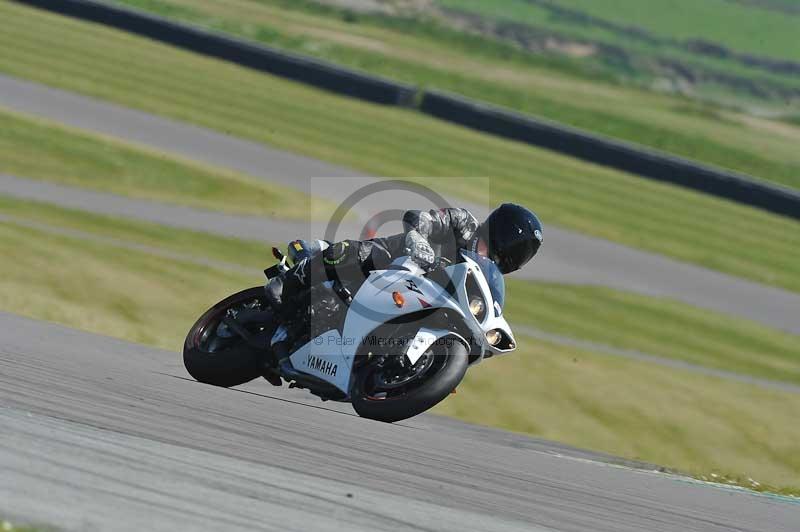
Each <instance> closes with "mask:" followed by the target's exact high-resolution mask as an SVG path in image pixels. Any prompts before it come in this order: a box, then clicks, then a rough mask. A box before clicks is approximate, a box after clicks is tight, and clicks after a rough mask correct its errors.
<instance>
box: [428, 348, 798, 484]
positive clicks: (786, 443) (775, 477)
mask: <svg viewBox="0 0 800 532" xmlns="http://www.w3.org/2000/svg"><path fill="white" fill-rule="evenodd" d="M520 340H521V341H520V348H519V349H518V351H517V352H515V353H514V354H513V355H510V356H507V357H501V358H499V359H493V360H490V361H487V362H486V363H485V364H483V365H481V366H478V367H476V368H474V370H471V371H470V372H469V373H468V374H467V378H466V379H465V381H464V382H463V383H462V384H461V386H459V388H458V393H457V394H456V395H454V396H451V397H450V398H449V399H448V400H447V401H445V402H444V403H442V404H440V405H439V406H437V407H436V408H435V409H434V411H435V412H437V413H439V414H444V415H449V416H454V417H458V418H460V419H464V420H466V421H470V422H473V423H478V424H482V425H492V426H495V427H502V428H505V429H508V430H512V431H516V432H522V433H526V434H531V435H534V436H538V437H542V438H546V439H551V440H557V441H561V442H565V443H568V444H571V445H575V446H577V447H582V448H588V449H594V450H598V451H603V452H607V453H611V454H614V455H617V456H622V457H625V458H629V459H635V460H642V461H646V462H651V463H655V464H659V465H663V466H666V467H670V468H674V469H677V470H679V471H683V472H687V473H689V474H691V475H693V476H696V477H698V478H703V477H705V478H706V479H708V480H714V479H715V478H716V479H721V478H723V477H724V478H725V479H728V480H730V481H732V482H734V483H736V484H739V485H743V486H745V487H749V488H754V489H762V490H768V491H774V492H780V493H784V494H788V495H800V485H798V483H797V479H798V478H800V477H799V475H800V444H798V442H800V425H798V424H797V423H796V422H795V420H796V419H797V416H798V415H800V394H793V393H787V392H779V391H773V390H766V389H763V388H760V387H757V386H753V385H748V384H739V383H733V382H730V381H725V380H722V379H718V378H714V377H706V376H701V375H697V374H694V373H690V372H687V371H681V370H677V369H669V368H663V367H659V366H655V365H652V364H648V363H645V362H638V361H632V360H625V359H619V358H616V357H612V356H606V355H602V354H598V353H593V352H590V351H583V350H579V349H575V348H568V347H561V346H556V345H553V344H550V343H548V342H542V341H535V340H531V339H527V338H521V339H520ZM751 479H752V480H751Z"/></svg>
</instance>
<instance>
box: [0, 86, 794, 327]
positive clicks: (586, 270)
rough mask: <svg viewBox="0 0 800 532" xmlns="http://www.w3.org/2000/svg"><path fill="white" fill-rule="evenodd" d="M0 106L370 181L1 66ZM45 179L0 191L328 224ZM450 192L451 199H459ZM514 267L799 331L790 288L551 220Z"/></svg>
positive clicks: (161, 214) (251, 232) (419, 202)
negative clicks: (134, 197) (101, 191)
mask: <svg viewBox="0 0 800 532" xmlns="http://www.w3.org/2000/svg"><path fill="white" fill-rule="evenodd" d="M0 106H4V107H8V108H10V109H14V110H17V111H21V112H25V113H29V114H33V115H37V116H41V117H44V118H48V119H51V120H55V121H58V122H62V123H65V124H68V125H71V126H74V127H79V128H83V129H86V130H91V131H95V132H99V133H103V134H106V135H110V136H114V137H117V138H120V139H124V140H126V141H131V142H135V143H139V144H142V145H147V146H150V147H155V148H157V149H159V150H162V151H165V152H170V153H173V154H177V155H179V156H181V157H184V158H189V159H193V160H197V161H201V162H204V163H208V164H212V165H215V166H218V167H225V168H229V169H233V170H236V171H240V172H244V173H247V174H250V175H252V176H255V177H259V178H263V179H266V180H269V181H272V182H275V183H279V184H282V185H286V186H290V187H294V188H297V189H299V190H303V191H305V192H310V193H312V194H314V195H317V196H319V197H324V198H328V199H331V200H334V201H342V200H344V199H345V198H346V197H347V196H349V195H350V194H351V193H352V192H353V191H355V190H357V189H359V187H363V186H365V185H369V184H372V183H375V181H376V180H375V179H373V178H369V177H365V176H359V175H358V173H357V172H355V171H352V170H349V169H346V168H342V167H338V166H335V165H331V164H327V163H324V162H320V161H316V160H314V159H310V158H307V157H303V156H299V155H294V154H290V153H286V152H283V151H280V150H275V149H272V148H269V147H267V146H264V145H262V144H258V143H254V142H250V141H246V140H241V139H237V138H234V137H230V136H227V135H224V134H222V133H218V132H215V131H211V130H208V129H204V128H200V127H197V126H193V125H188V124H184V123H180V122H176V121H173V120H169V119H165V118H161V117H157V116H153V115H150V114H147V113H143V112H140V111H135V110H131V109H126V108H124V107H120V106H116V105H113V104H109V103H106V102H101V101H98V100H95V99H92V98H87V97H84V96H79V95H75V94H71V93H68V92H64V91H60V90H57V89H52V88H48V87H44V86H42V85H38V84H35V83H30V82H26V81H21V80H17V79H14V78H10V77H7V76H3V75H0ZM49 187H50V188H48V186H42V187H39V188H38V189H37V188H36V187H35V186H34V185H31V184H29V183H28V184H26V183H24V182H23V181H20V180H18V179H15V178H13V177H11V176H4V177H2V178H0V193H6V194H10V195H17V196H19V197H35V198H37V199H40V200H46V201H51V202H54V203H60V204H67V205H73V206H80V207H81V208H85V209H89V210H98V211H100V212H109V213H117V214H122V215H126V216H134V217H140V218H144V219H150V220H153V221H158V222H159V223H166V224H171V225H176V226H181V227H192V228H196V229H203V230H210V231H213V232H218V233H222V234H229V235H238V236H240V237H254V238H259V237H260V239H262V240H267V241H273V242H275V241H283V240H288V239H291V238H297V237H302V236H305V237H310V238H318V237H319V236H320V235H321V234H324V233H325V224H319V223H303V222H299V223H289V222H286V221H275V220H273V221H266V220H261V219H258V218H254V217H241V216H238V217H237V216H221V215H219V214H215V213H209V212H207V211H197V210H193V209H186V208H178V207H175V206H168V205H158V204H152V203H148V202H132V203H131V202H130V200H128V202H127V203H126V202H125V200H123V199H119V198H114V197H104V196H103V195H100V196H97V195H95V193H92V192H88V191H76V190H74V189H73V190H67V189H63V188H59V187H54V186H52V185H50V186H49ZM32 190H33V191H34V192H31V191H32ZM84 192H85V193H84ZM447 199H448V200H449V201H450V203H451V204H455V205H465V204H464V202H460V201H457V200H454V199H452V198H447ZM426 203H429V202H428V200H427V198H423V197H420V196H419V195H418V194H416V193H413V192H401V191H397V190H390V191H384V192H383V193H378V194H374V195H372V196H370V198H369V201H366V202H361V203H359V204H357V205H355V206H354V212H355V213H356V214H357V215H358V216H359V218H360V219H361V220H362V221H363V220H366V219H368V218H369V217H370V216H372V215H373V214H375V213H376V212H380V211H383V210H390V209H397V208H398V207H400V208H411V207H414V208H425V207H426V206H428V205H426ZM466 206H468V207H469V208H470V209H471V210H473V211H474V212H476V214H477V215H478V216H483V215H485V214H486V213H487V212H488V208H487V207H486V206H479V205H470V204H467V205H466ZM391 228H392V227H391V226H387V227H386V228H384V229H391ZM357 233H358V227H356V228H355V230H353V228H352V227H350V226H345V227H341V228H340V231H339V232H337V233H336V235H335V236H336V237H338V238H354V237H357V236H358V235H357ZM515 275H517V276H519V277H520V278H528V279H539V280H547V281H557V282H567V283H578V284H594V285H603V286H609V287H612V288H617V289H622V290H631V291H634V292H639V293H643V294H647V295H654V296H664V297H670V298H673V299H676V300H679V301H683V302H686V303H689V304H692V305H696V306H699V307H703V308H707V309H711V310H715V311H719V312H725V313H728V314H732V315H736V316H740V317H744V318H748V319H752V320H755V321H760V322H762V323H765V324H768V325H771V326H773V327H777V328H780V329H783V330H787V331H790V332H794V333H798V334H800V296H798V295H797V294H793V293H790V292H787V291H783V290H779V289H776V288H773V287H769V286H764V285H761V284H757V283H753V282H750V281H746V280H743V279H739V278H736V277H732V276H729V275H725V274H721V273H719V272H715V271H712V270H708V269H705V268H700V267H697V266H693V265H690V264H686V263H682V262H679V261H675V260H671V259H668V258H665V257H662V256H659V255H655V254H651V253H645V252H642V251H638V250H635V249H631V248H628V247H625V246H621V245H619V244H615V243H613V242H609V241H605V240H601V239H595V238H590V237H587V236H584V235H580V234H577V233H573V232H571V231H566V230H563V229H560V228H557V227H552V226H546V228H545V245H544V246H543V247H542V251H541V252H540V254H539V255H538V256H537V258H536V260H535V261H533V263H531V265H530V266H529V267H528V268H525V269H523V270H522V271H521V272H519V273H518V274H515Z"/></svg>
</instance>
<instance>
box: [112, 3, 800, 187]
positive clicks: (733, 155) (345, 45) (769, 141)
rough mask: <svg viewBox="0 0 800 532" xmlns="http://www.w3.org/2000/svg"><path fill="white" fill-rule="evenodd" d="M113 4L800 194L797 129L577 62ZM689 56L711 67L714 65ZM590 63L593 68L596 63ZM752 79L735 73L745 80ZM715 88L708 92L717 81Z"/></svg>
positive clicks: (231, 7)
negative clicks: (613, 78)
mask: <svg viewBox="0 0 800 532" xmlns="http://www.w3.org/2000/svg"><path fill="white" fill-rule="evenodd" d="M117 1H118V2H119V3H123V4H126V5H132V6H134V7H138V8H143V9H146V10H148V11H151V12H154V13H156V14H159V15H163V16H168V17H173V18H176V19H179V20H184V21H190V22H192V23H195V24H201V25H204V26H206V27H210V28H213V29H217V30H220V31H226V32H230V33H233V34H236V35H239V36H243V37H246V38H248V39H252V40H257V41H260V42H264V43H266V44H269V45H271V46H277V47H280V48H285V49H289V50H293V51H298V52H301V53H305V54H310V55H314V56H317V57H321V58H324V59H328V60H332V61H334V62H337V63H340V64H345V65H349V66H352V67H355V68H359V69H362V70H365V71H368V72H373V73H377V74H381V75H385V76H388V77H391V78H394V79H400V80H404V81H408V82H412V83H415V84H418V85H421V86H424V87H436V88H441V89H446V90H451V91H454V92H458V93H461V94H465V95H467V96H471V97H474V98H478V99H481V100H486V101H491V102H494V103H497V104H500V105H504V106H508V107H511V108H514V109H519V110H522V111H524V112H527V113H531V114H534V115H538V116H543V117H545V118H549V119H552V120H556V121H560V122H563V123H567V124H570V125H574V126H577V127H581V128H584V129H587V130H590V131H595V132H598V133H601V134H604V135H608V136H613V137H618V138H622V139H625V140H628V141H631V142H636V143H640V144H645V145H648V146H652V147H655V148H658V149H661V150H665V151H668V152H672V153H676V154H679V155H683V156H686V157H689V158H693V159H698V160H701V161H704V162H707V163H712V164H715V165H718V166H721V167H725V168H731V169H734V170H738V171H741V172H745V173H748V174H751V175H755V176H758V177H761V178H764V179H769V180H773V181H776V182H779V183H783V184H786V185H789V186H794V187H800V154H798V151H797V150H796V149H795V148H794V147H795V146H796V144H797V142H798V141H800V128H794V127H792V126H791V125H787V124H786V123H781V122H779V121H775V120H767V119H765V118H760V117H756V116H751V115H749V114H743V113H739V112H735V111H733V110H730V109H726V108H719V107H714V106H708V105H705V104H703V103H701V102H699V101H692V100H690V99H687V98H685V97H680V96H668V95H662V94H656V93H653V92H650V91H645V90H638V89H634V88H629V87H625V86H621V85H619V84H618V83H610V82H608V81H603V80H602V79H597V77H598V76H597V75H594V77H592V76H590V75H586V74H581V71H580V69H579V68H578V67H577V66H576V65H575V64H573V62H570V61H567V60H556V59H553V58H543V57H541V56H536V55H533V54H530V53H525V52H522V51H520V50H517V49H515V48H513V47H510V46H503V45H501V44H499V43H498V42H496V41H493V40H491V39H487V38H482V37H479V36H476V35H472V34H469V33H464V32H457V31H454V30H452V29H450V28H448V27H444V26H441V25H436V23H435V22H431V21H427V22H426V21H425V20H418V19H397V18H389V17H385V16H376V15H373V16H368V15H358V16H352V15H348V13H349V12H348V11H341V10H335V9H332V8H327V9H325V8H321V7H319V6H317V5H316V4H315V3H313V2H285V1H282V0H259V1H254V0H222V1H220V0H117ZM452 2H453V3H454V4H457V5H461V7H469V6H472V7H473V8H475V9H478V8H479V7H480V8H481V9H479V10H478V12H479V13H481V14H483V15H486V16H490V15H493V14H497V15H498V16H499V15H503V16H505V17H507V18H513V20H515V21H524V20H525V16H524V15H525V14H526V13H528V14H530V13H533V15H536V17H535V18H536V21H537V23H539V24H544V25H545V26H546V27H550V26H549V25H552V24H555V23H556V22H558V20H560V19H557V20H551V17H550V16H549V15H548V13H547V12H546V11H545V10H543V9H542V8H541V7H537V6H536V5H534V4H531V3H529V2H525V1H522V0H519V1H518V2H510V3H509V2H506V3H503V4H502V5H501V4H498V3H496V2H485V1H483V0H474V1H472V2H464V1H462V0H452ZM314 6H317V7H314ZM515 6H516V9H513V8H514V7H515ZM517 11H520V13H519V14H518V13H517ZM533 15H531V16H533ZM539 19H541V20H539ZM568 26H569V28H570V29H571V31H572V32H576V33H578V34H580V35H582V36H585V35H586V34H587V33H591V28H587V27H585V26H582V25H574V24H572V25H568ZM785 34H786V32H784V33H782V34H781V35H785ZM788 38H789V39H793V34H792V33H789V34H788ZM637 46H638V44H637ZM648 53H649V52H648ZM674 53H675V54H679V55H680V57H679V58H678V59H680V60H684V59H685V57H684V56H686V55H688V52H684V51H678V52H674ZM676 60H677V59H676ZM692 60H693V61H695V62H699V63H707V62H710V61H712V60H711V59H710V58H700V59H697V58H693V59H692ZM587 61H590V62H591V63H592V64H596V63H598V61H597V60H596V59H595V58H589V59H587ZM743 68H744V67H742V66H740V65H728V66H726V69H725V72H726V75H732V73H733V71H738V70H741V69H743ZM750 74H752V73H748V72H744V73H740V74H738V75H742V76H745V77H747V76H749V75H750ZM763 75H766V74H763ZM783 82H785V83H789V84H794V85H795V86H796V87H795V88H796V89H797V90H798V91H800V81H798V80H796V79H795V78H794V77H789V79H788V80H783ZM709 86H710V87H712V89H713V87H714V86H715V85H714V84H713V83H711V84H709ZM756 106H757V105H756ZM776 106H777V109H778V110H782V111H781V112H784V114H787V115H788V116H791V113H797V112H798V109H795V110H794V111H792V110H791V109H790V108H789V107H787V106H786V103H785V102H784V101H783V100H782V101H781V103H778V104H776ZM776 112H777V111H776ZM773 114H775V113H773ZM778 114H780V113H778Z"/></svg>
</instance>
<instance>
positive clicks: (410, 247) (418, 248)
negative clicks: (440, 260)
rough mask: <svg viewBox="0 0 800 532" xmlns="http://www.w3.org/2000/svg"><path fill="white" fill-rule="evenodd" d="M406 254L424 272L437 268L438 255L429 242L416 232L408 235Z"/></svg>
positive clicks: (410, 232)
mask: <svg viewBox="0 0 800 532" xmlns="http://www.w3.org/2000/svg"><path fill="white" fill-rule="evenodd" d="M405 252H406V255H408V256H409V257H411V259H412V260H413V261H414V262H416V263H417V264H418V265H419V266H420V267H421V268H423V269H424V270H432V269H434V268H435V267H436V263H437V260H436V253H434V251H433V248H432V247H431V245H430V244H429V243H428V240H427V239H426V238H424V237H423V236H422V235H420V234H419V233H418V232H417V231H415V230H411V231H409V232H408V233H406V241H405Z"/></svg>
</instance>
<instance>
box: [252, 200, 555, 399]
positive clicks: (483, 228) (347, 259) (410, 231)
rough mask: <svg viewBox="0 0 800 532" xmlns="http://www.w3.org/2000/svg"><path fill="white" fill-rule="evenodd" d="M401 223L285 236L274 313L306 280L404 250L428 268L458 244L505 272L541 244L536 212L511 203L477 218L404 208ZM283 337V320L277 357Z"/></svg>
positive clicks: (289, 310)
mask: <svg viewBox="0 0 800 532" xmlns="http://www.w3.org/2000/svg"><path fill="white" fill-rule="evenodd" d="M403 228H404V230H405V232H404V233H401V234H397V235H392V236H389V237H384V238H373V239H370V240H362V241H358V240H343V241H341V242H336V243H333V244H330V243H328V242H324V241H319V240H318V241H313V242H305V241H302V240H295V241H293V242H290V243H289V247H288V250H289V257H290V258H291V259H292V260H293V261H294V266H292V267H291V268H290V269H289V270H288V271H287V272H286V274H285V275H284V276H283V277H282V278H281V277H276V278H273V279H271V280H270V282H269V283H268V284H267V286H266V292H267V298H268V299H269V301H270V305H271V306H272V307H273V309H274V310H275V312H276V314H277V315H279V316H281V317H283V318H287V317H289V316H292V315H293V313H295V312H296V310H297V309H298V300H299V299H300V297H299V296H300V294H302V293H303V292H307V290H308V288H310V287H311V286H312V285H315V284H318V283H322V282H324V281H329V280H331V281H337V280H341V279H353V278H354V277H359V276H360V278H362V279H363V278H366V277H367V275H369V272H370V271H372V270H376V269H385V268H386V267H387V266H388V265H389V263H391V261H392V260H394V259H395V258H397V257H400V256H405V255H407V256H409V257H411V259H412V260H414V262H416V263H417V264H418V265H419V266H420V267H422V268H423V269H425V270H432V269H434V268H436V267H437V266H438V265H439V263H440V262H441V260H442V259H443V258H444V259H447V260H448V261H450V262H453V261H457V260H459V256H458V253H459V250H461V249H468V250H470V251H473V252H475V253H478V254H480V255H483V256H485V257H487V258H489V259H491V260H492V261H494V262H495V264H497V266H498V268H499V269H500V271H501V272H502V273H504V274H506V273H511V272H513V271H516V270H518V269H520V268H521V267H522V266H523V265H525V264H526V263H527V262H528V261H529V260H531V258H533V256H534V255H535V254H536V252H537V251H538V250H539V246H541V244H542V224H541V222H540V221H539V218H538V217H537V216H536V215H535V214H534V213H533V212H531V211H530V210H528V209H526V208H525V207H522V206H520V205H515V204H513V203H504V204H502V205H501V206H500V207H498V208H497V209H495V210H494V211H493V212H492V213H491V214H490V215H489V217H488V218H486V221H484V222H483V223H482V224H479V223H478V220H477V219H476V218H475V216H473V215H472V213H470V212H469V211H468V210H466V209H460V208H446V209H439V210H430V211H419V210H409V211H406V212H405V214H404V215H403ZM434 248H436V250H435V249H434ZM300 303H301V304H302V302H300ZM288 338H289V330H288V329H287V327H285V326H283V325H281V326H280V327H278V329H277V331H276V332H275V335H274V336H273V338H272V341H271V347H272V350H273V352H274V353H275V355H276V358H277V359H278V360H279V361H280V360H283V359H286V358H287V357H288ZM284 362H285V360H284ZM264 376H265V378H266V379H267V380H268V381H269V382H270V383H272V384H274V385H276V386H280V384H281V379H280V377H279V376H278V374H277V372H276V371H274V370H271V369H270V368H267V369H266V371H265V375H264Z"/></svg>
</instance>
